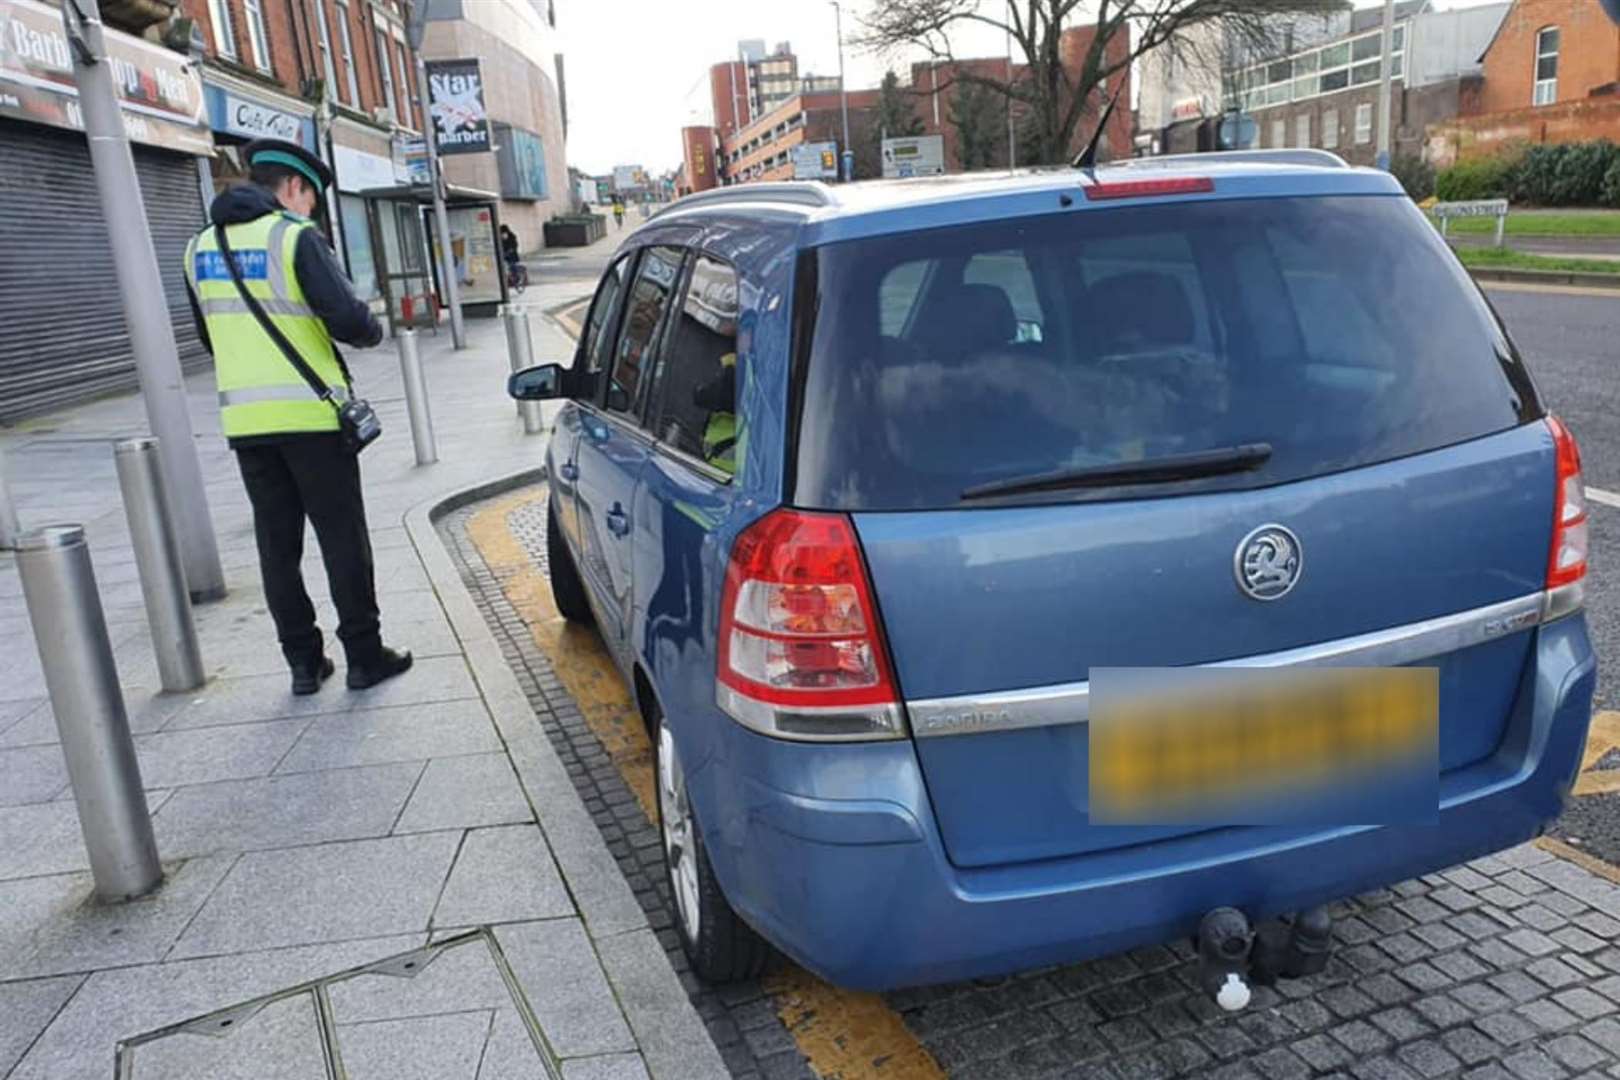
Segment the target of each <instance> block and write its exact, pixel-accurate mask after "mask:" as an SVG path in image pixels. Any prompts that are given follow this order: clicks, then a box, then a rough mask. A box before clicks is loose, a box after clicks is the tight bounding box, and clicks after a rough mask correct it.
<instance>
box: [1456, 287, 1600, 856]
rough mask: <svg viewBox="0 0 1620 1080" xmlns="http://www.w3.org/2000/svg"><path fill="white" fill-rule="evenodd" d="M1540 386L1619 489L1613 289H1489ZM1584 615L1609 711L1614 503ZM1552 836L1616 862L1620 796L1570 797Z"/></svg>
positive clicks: (1588, 469) (1590, 464)
mask: <svg viewBox="0 0 1620 1080" xmlns="http://www.w3.org/2000/svg"><path fill="white" fill-rule="evenodd" d="M1488 295H1489V296H1490V299H1491V302H1492V303H1493V304H1494V305H1495V306H1496V309H1497V311H1499V312H1500V313H1501V315H1502V318H1503V320H1504V321H1505V322H1506V323H1507V325H1508V332H1509V333H1510V334H1512V336H1513V339H1514V342H1515V343H1516V344H1517V345H1518V347H1519V350H1520V351H1521V353H1523V355H1524V358H1525V361H1526V363H1528V364H1529V366H1530V370H1531V373H1532V374H1533V375H1534V377H1535V380H1536V386H1537V387H1538V388H1539V389H1540V391H1541V395H1542V398H1543V400H1544V401H1545V402H1546V404H1547V405H1548V407H1549V408H1551V409H1552V410H1553V411H1555V412H1556V413H1557V414H1558V415H1559V416H1560V417H1562V418H1563V420H1564V421H1565V422H1566V423H1567V424H1568V425H1569V428H1570V430H1571V431H1572V432H1574V434H1575V438H1576V440H1577V441H1578V442H1579V443H1580V447H1581V464H1582V469H1583V473H1584V475H1585V478H1586V483H1587V486H1588V488H1589V489H1590V488H1598V489H1601V490H1604V491H1609V492H1616V493H1620V377H1617V375H1620V348H1617V346H1616V341H1615V332H1616V320H1615V304H1616V300H1615V299H1614V294H1613V293H1608V294H1604V295H1577V294H1574V293H1564V292H1552V291H1540V290H1536V291H1532V290H1530V289H1519V288H1508V287H1500V288H1496V287H1493V288H1490V289H1489V290H1488ZM1591 514H1592V570H1591V576H1590V580H1589V582H1588V590H1587V602H1586V609H1587V612H1586V618H1587V622H1588V624H1589V625H1590V627H1591V630H1592V637H1593V641H1594V642H1595V644H1596V646H1597V651H1598V659H1599V664H1600V668H1599V681H1598V707H1599V708H1600V709H1602V708H1609V709H1612V708H1615V701H1616V695H1615V693H1614V689H1613V688H1614V686H1615V678H1614V673H1615V672H1616V670H1617V668H1616V666H1615V665H1617V664H1620V507H1615V506H1608V505H1604V504H1603V503H1600V502H1596V501H1594V502H1593V503H1592V504H1591ZM1556 831H1557V835H1559V836H1560V837H1562V838H1564V839H1570V840H1572V841H1574V842H1578V843H1579V844H1580V846H1582V847H1584V848H1586V849H1587V850H1589V851H1591V852H1593V853H1594V854H1597V855H1599V856H1601V857H1602V858H1605V859H1607V860H1608V861H1609V862H1612V863H1620V792H1616V793H1612V794H1595V795H1585V796H1582V797H1580V798H1577V799H1576V800H1574V802H1573V804H1572V806H1571V807H1570V809H1569V811H1568V812H1567V813H1566V814H1565V815H1564V817H1563V819H1562V820H1560V821H1559V823H1558V828H1557V830H1556Z"/></svg>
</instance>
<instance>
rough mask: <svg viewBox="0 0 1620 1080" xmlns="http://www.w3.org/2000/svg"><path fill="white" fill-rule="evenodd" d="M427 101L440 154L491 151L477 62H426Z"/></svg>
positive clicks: (487, 114)
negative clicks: (429, 104)
mask: <svg viewBox="0 0 1620 1080" xmlns="http://www.w3.org/2000/svg"><path fill="white" fill-rule="evenodd" d="M427 77H428V99H429V101H430V102H431V108H430V111H431V112H432V114H433V132H434V135H435V137H436V138H437V139H438V143H439V153H440V154H479V153H483V152H485V151H487V150H489V149H490V145H489V113H488V111H486V110H485V108H484V79H483V76H482V75H481V74H480V73H479V68H478V61H477V60H429V61H428V62H427Z"/></svg>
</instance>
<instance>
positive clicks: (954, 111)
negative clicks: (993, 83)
mask: <svg viewBox="0 0 1620 1080" xmlns="http://www.w3.org/2000/svg"><path fill="white" fill-rule="evenodd" d="M950 116H951V124H952V125H954V126H955V128H956V156H957V158H958V159H960V160H961V162H962V168H964V169H966V170H968V171H970V172H971V171H972V170H974V169H988V168H991V167H992V166H995V165H999V164H1003V163H1005V162H1006V160H1007V99H1006V98H1005V97H1004V96H1002V95H1000V94H997V93H996V92H995V91H994V90H992V89H991V88H990V87H988V86H985V85H983V84H981V83H976V82H964V83H962V84H961V85H959V86H957V87H956V93H954V94H952V95H951V106H950Z"/></svg>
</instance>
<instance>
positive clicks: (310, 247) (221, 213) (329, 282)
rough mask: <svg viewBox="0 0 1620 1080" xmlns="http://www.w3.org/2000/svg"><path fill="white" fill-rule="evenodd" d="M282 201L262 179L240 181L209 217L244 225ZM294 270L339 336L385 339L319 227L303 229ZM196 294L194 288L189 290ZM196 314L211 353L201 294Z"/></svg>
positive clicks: (356, 340) (363, 342) (358, 341)
mask: <svg viewBox="0 0 1620 1080" xmlns="http://www.w3.org/2000/svg"><path fill="white" fill-rule="evenodd" d="M280 209H281V204H280V203H279V202H277V201H276V197H275V196H274V195H272V194H270V192H269V191H267V190H265V189H264V188H262V187H259V186H258V185H257V184H238V185H237V186H236V187H233V188H230V189H228V190H226V191H224V192H221V193H220V195H219V197H218V198H216V199H215V200H214V205H213V206H212V207H210V208H209V210H208V218H209V221H211V222H212V223H213V224H215V225H240V224H242V223H244V222H248V221H252V220H254V219H255V218H261V217H263V216H264V215H266V214H273V213H276V212H277V211H279V210H280ZM293 272H294V273H295V274H297V275H298V284H299V285H300V286H301V287H302V288H303V290H304V298H305V299H306V300H308V301H309V306H310V307H311V308H313V309H314V311H315V314H316V315H319V316H320V318H321V321H322V322H324V323H325V324H326V329H327V332H328V333H330V334H331V335H332V337H333V339H334V340H337V341H341V342H343V343H344V344H345V345H353V346H355V347H356V348H361V349H369V348H371V347H372V346H373V345H376V344H378V343H379V342H381V341H382V338H383V332H382V326H381V325H379V324H378V322H377V317H376V316H375V315H373V314H372V313H371V308H369V307H367V306H366V304H365V302H364V301H363V300H361V299H360V298H359V297H357V296H355V295H354V286H353V285H351V284H349V278H348V275H346V274H345V273H344V272H343V267H342V265H340V264H339V263H338V260H337V255H336V254H335V253H334V252H333V251H332V248H331V247H330V246H329V245H328V244H327V242H326V237H325V236H323V235H321V232H320V230H319V229H304V230H303V231H301V232H300V233H299V234H298V247H297V248H296V249H295V250H294V251H293ZM187 295H188V296H190V293H189V290H188V293H187ZM190 299H191V317H192V318H193V319H195V320H196V322H197V335H198V336H199V337H201V338H202V343H203V345H204V346H206V347H207V348H208V351H209V352H213V351H214V347H213V343H212V342H210V341H209V339H208V326H207V324H206V323H204V322H203V317H202V311H201V309H199V308H198V307H197V298H196V297H195V296H190Z"/></svg>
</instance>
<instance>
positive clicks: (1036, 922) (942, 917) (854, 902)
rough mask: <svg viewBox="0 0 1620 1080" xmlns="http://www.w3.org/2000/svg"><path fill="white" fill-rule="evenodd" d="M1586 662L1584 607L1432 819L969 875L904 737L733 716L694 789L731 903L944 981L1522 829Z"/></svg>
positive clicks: (1023, 964) (1162, 928)
mask: <svg viewBox="0 0 1620 1080" xmlns="http://www.w3.org/2000/svg"><path fill="white" fill-rule="evenodd" d="M1596 667H1597V665H1596V659H1595V657H1594V655H1593V653H1592V647H1591V643H1590V640H1589V639H1588V636H1587V630H1586V623H1585V619H1584V617H1582V616H1579V615H1577V616H1572V617H1569V618H1565V619H1562V620H1559V621H1557V622H1555V623H1552V624H1549V625H1547V626H1544V627H1542V628H1541V629H1540V630H1539V631H1538V632H1537V644H1536V648H1535V651H1534V653H1533V654H1532V662H1531V664H1530V665H1529V667H1528V669H1527V670H1526V672H1525V676H1524V682H1523V689H1522V691H1521V694H1520V701H1519V704H1518V707H1517V708H1516V710H1515V713H1514V715H1513V717H1512V718H1511V720H1510V721H1509V724H1508V728H1507V733H1506V735H1505V737H1504V739H1503V742H1502V745H1501V747H1500V748H1499V749H1498V751H1497V753H1496V754H1495V756H1494V757H1492V758H1490V759H1488V760H1487V761H1485V762H1481V763H1479V764H1476V765H1473V766H1470V767H1468V768H1466V769H1459V770H1456V771H1454V772H1450V773H1447V774H1445V775H1444V776H1442V777H1441V807H1440V814H1439V820H1438V823H1437V824H1434V825H1420V826H1403V827H1400V828H1388V827H1352V828H1339V829H1327V830H1323V829H1314V830H1301V829H1286V828H1242V829H1220V830H1214V831H1210V832H1205V833H1201V834H1196V835H1190V836H1181V837H1176V838H1173V839H1169V840H1163V841H1159V842H1155V843H1150V844H1142V845H1138V846H1135V847H1130V848H1122V849H1117V850H1112V851H1103V852H1097V853H1093V854H1088V855H1083V856H1075V857H1071V858H1063V859H1052V860H1047V861H1043V862H1035V863H1022V864H1010V865H1005V866H998V867H990V868H985V869H973V870H963V869H959V868H957V867H955V866H953V865H951V863H950V861H949V860H948V858H947V857H946V855H945V852H944V848H943V846H942V844H941V842H940V838H939V835H938V832H937V829H936V826H935V823H934V818H933V813H932V810H931V808H930V806H929V803H928V797H927V793H926V790H925V789H924V787H923V782H922V777H921V775H920V771H919V769H918V766H917V761H916V756H915V753H914V752H913V750H912V747H911V745H910V743H881V744H865V745H859V746H849V745H808V744H802V743H786V742H779V741H776V740H771V739H766V738H763V737H760V736H757V735H754V734H752V733H750V732H747V731H745V730H743V729H742V728H740V727H737V726H735V725H732V726H731V727H730V729H729V731H728V734H727V735H726V737H724V738H723V739H722V742H723V744H724V749H723V750H722V751H721V753H720V754H718V755H716V756H715V757H714V758H711V759H710V760H709V761H708V762H706V763H705V765H704V767H703V768H702V769H701V770H699V771H698V772H697V773H694V774H693V775H692V776H691V777H690V781H691V786H692V792H693V795H694V798H695V800H696V802H697V809H698V813H699V816H700V821H701V822H702V823H703V826H704V829H705V831H706V834H707V838H708V844H709V849H710V857H711V861H712V862H713V864H714V867H715V871H716V873H717V874H718V876H719V877H720V881H721V884H722V886H723V887H724V889H725V892H726V895H727V897H728V898H729V899H730V901H731V902H732V904H733V906H734V907H736V909H737V910H738V912H739V913H740V914H741V915H742V916H743V917H744V918H745V919H747V920H748V921H749V922H750V923H751V924H752V925H754V926H755V927H756V928H757V929H758V930H760V931H761V932H762V933H763V934H764V935H765V936H766V937H767V938H769V939H770V940H771V941H772V942H773V943H775V944H776V945H777V946H778V947H780V948H781V949H782V950H783V951H784V952H786V953H787V954H788V955H789V956H791V957H792V958H793V959H795V960H796V961H798V962H799V963H800V964H802V965H804V966H805V967H806V968H809V969H810V970H812V971H814V972H816V973H817V974H819V975H821V976H822V977H824V978H826V979H828V980H829V981H831V982H833V983H836V984H838V985H842V986H849V987H856V988H863V989H887V988H892V987H897V986H906V985H918V984H925V983H933V982H944V981H949V980H954V979H961V978H969V977H977V976H984V975H993V974H999V973H1003V972H1008V971H1016V970H1021V969H1027V968H1033V967H1043V966H1047V965H1051V964H1059V963H1069V962H1073V961H1077V960H1082V959H1086V958H1088V957H1093V956H1099V955H1105V954H1109V953H1113V952H1118V951H1120V950H1124V949H1129V948H1134V947H1137V946H1140V945H1144V944H1151V943H1158V942H1163V941H1166V940H1170V939H1173V938H1175V937H1178V936H1182V935H1190V934H1191V933H1192V931H1193V929H1194V927H1195V926H1196V924H1197V921H1198V919H1199V918H1200V917H1201V916H1202V915H1203V913H1204V912H1206V911H1208V910H1209V909H1211V908H1213V907H1218V906H1221V905H1232V906H1235V907H1238V908H1241V909H1242V910H1244V911H1246V912H1247V913H1248V914H1249V915H1250V916H1251V918H1263V917H1266V916H1268V915H1273V914H1277V913H1280V912H1288V911H1296V910H1299V909H1302V908H1305V907H1310V906H1313V905H1315V904H1319V903H1324V902H1328V901H1331V900H1335V899H1339V898H1342V897H1345V896H1349V895H1353V894H1355V893H1360V892H1365V891H1368V890H1370V889H1374V888H1377V887H1379V886H1382V885H1387V884H1391V883H1393V882H1397V881H1401V880H1404V879H1406V878H1409V877H1413V876H1416V875H1420V874H1425V873H1432V872H1434V871H1435V870H1438V869H1442V868H1444V867H1447V866H1452V865H1455V864H1457V863H1459V862H1464V861H1467V860H1468V859H1472V858H1477V857H1479V856H1481V855H1484V854H1487V853H1489V852H1492V851H1498V850H1501V849H1502V848H1505V847H1510V846H1512V845H1514V844H1517V843H1520V842H1523V841H1525V840H1528V839H1531V838H1532V837H1535V836H1537V835H1538V834H1540V833H1541V832H1542V831H1543V830H1544V829H1545V827H1546V826H1547V824H1548V823H1549V822H1551V821H1552V820H1553V819H1554V818H1556V817H1557V816H1558V814H1559V813H1560V812H1561V810H1562V808H1563V804H1564V800H1565V798H1566V797H1567V796H1568V792H1569V789H1570V787H1571V785H1572V784H1573V782H1574V777H1575V773H1576V770H1577V768H1578V766H1579V762H1580V756H1581V751H1582V748H1583V746H1584V744H1585V740H1586V729H1587V725H1588V722H1589V720H1590V716H1591V701H1592V692H1593V688H1594V686H1595V683H1596ZM874 795H879V796H881V797H874Z"/></svg>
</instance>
